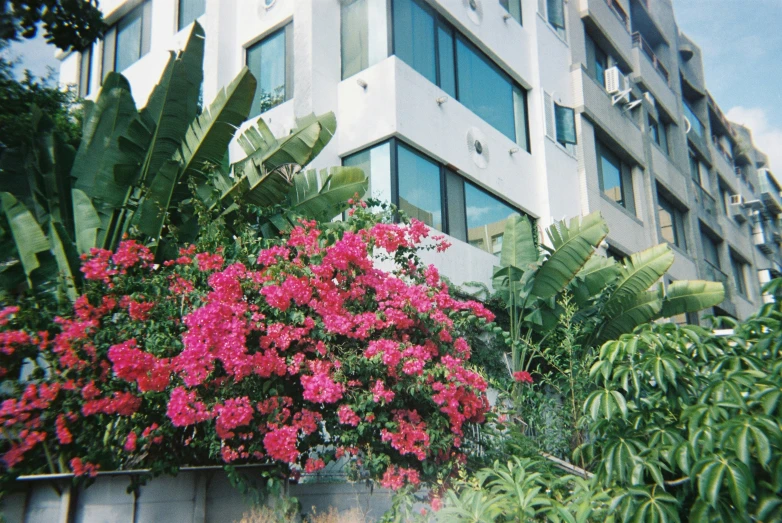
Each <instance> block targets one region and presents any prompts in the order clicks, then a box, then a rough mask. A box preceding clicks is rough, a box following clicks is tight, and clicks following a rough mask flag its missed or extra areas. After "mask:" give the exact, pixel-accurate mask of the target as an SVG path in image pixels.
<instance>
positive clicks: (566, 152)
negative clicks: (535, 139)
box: [545, 135, 578, 160]
mask: <svg viewBox="0 0 782 523" xmlns="http://www.w3.org/2000/svg"><path fill="white" fill-rule="evenodd" d="M545 136H546V139H547V140H548V141H550V142H551V143H553V144H554V145H556V146H557V147H558V148H559V150H560V151H562V152H563V153H565V154H566V155H568V156H569V157H571V158H573V159H574V160H578V154H577V152H575V151H577V147H578V145H577V144H575V145H573V150H574V152H572V153H571V152H570V151H568V149H567V147H565V146H564V145H562V144H561V143H560V142H558V141H556V140H555V139H553V138H552V137H550V136H549V135H545Z"/></svg>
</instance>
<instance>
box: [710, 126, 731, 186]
mask: <svg viewBox="0 0 782 523" xmlns="http://www.w3.org/2000/svg"><path fill="white" fill-rule="evenodd" d="M709 146H710V147H709V149H710V151H709V152H710V153H711V159H712V160H713V162H714V167H715V168H716V169H717V170H718V171H719V173H720V174H721V175H722V176H724V177H726V178H733V177H734V176H736V166H735V165H734V164H733V157H731V155H730V153H729V152H728V151H726V150H725V147H723V146H722V144H721V143H720V142H719V140H718V139H717V137H716V136H712V137H711V142H710V143H709Z"/></svg>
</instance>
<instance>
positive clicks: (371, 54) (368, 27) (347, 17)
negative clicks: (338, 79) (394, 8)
mask: <svg viewBox="0 0 782 523" xmlns="http://www.w3.org/2000/svg"><path fill="white" fill-rule="evenodd" d="M341 9H342V16H341V24H340V34H341V37H342V78H343V79H345V78H348V77H349V76H352V75H354V74H356V73H358V72H359V71H363V70H364V69H366V68H367V67H370V66H372V65H375V64H376V63H378V62H379V61H381V60H382V59H384V58H386V57H387V56H388V14H387V11H386V0H343V1H342V7H341Z"/></svg>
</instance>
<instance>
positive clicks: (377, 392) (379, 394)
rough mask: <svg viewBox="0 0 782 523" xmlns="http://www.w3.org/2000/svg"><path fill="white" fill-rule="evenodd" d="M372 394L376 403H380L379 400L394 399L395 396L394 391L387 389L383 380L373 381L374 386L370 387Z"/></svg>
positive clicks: (387, 400)
mask: <svg viewBox="0 0 782 523" xmlns="http://www.w3.org/2000/svg"><path fill="white" fill-rule="evenodd" d="M372 394H373V398H374V400H375V402H376V403H380V402H381V401H384V402H386V403H389V402H391V401H393V400H394V396H395V394H394V391H392V390H387V389H386V387H385V385H384V384H383V382H382V381H380V380H377V381H376V382H375V386H374V387H372Z"/></svg>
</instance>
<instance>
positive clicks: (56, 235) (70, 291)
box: [49, 221, 82, 301]
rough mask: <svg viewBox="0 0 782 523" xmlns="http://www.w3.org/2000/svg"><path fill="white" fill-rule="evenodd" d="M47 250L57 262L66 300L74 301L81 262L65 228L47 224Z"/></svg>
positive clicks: (79, 277)
mask: <svg viewBox="0 0 782 523" xmlns="http://www.w3.org/2000/svg"><path fill="white" fill-rule="evenodd" d="M49 249H50V251H51V253H52V254H53V255H54V258H55V260H56V261H57V269H58V271H59V276H60V277H59V278H58V279H59V281H60V284H61V285H62V287H63V290H64V291H65V294H66V295H67V296H68V298H69V299H70V300H71V301H74V300H75V299H76V298H77V297H78V296H79V293H78V291H77V284H78V283H79V282H81V280H82V278H81V276H82V273H81V271H80V267H81V261H80V259H79V253H78V252H76V247H75V246H74V244H73V241H72V240H71V238H70V237H69V236H68V233H67V231H66V230H65V226H64V225H63V224H61V223H59V222H54V221H53V222H50V223H49Z"/></svg>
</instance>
